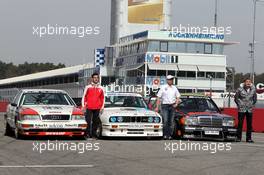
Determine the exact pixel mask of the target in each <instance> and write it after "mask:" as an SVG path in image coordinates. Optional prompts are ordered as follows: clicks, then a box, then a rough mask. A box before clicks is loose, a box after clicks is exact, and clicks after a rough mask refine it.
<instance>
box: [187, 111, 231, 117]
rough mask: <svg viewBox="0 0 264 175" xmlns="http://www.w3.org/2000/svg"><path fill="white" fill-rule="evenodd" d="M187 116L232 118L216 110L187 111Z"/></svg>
mask: <svg viewBox="0 0 264 175" xmlns="http://www.w3.org/2000/svg"><path fill="white" fill-rule="evenodd" d="M188 116H190V117H201V116H203V117H206V116H208V117H221V118H234V117H232V116H230V115H226V114H220V113H216V112H189V113H188Z"/></svg>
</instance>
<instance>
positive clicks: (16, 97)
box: [12, 92, 21, 104]
mask: <svg viewBox="0 0 264 175" xmlns="http://www.w3.org/2000/svg"><path fill="white" fill-rule="evenodd" d="M20 96H21V92H19V93H17V94H16V96H15V98H14V99H13V101H12V103H15V104H18V103H19V98H20Z"/></svg>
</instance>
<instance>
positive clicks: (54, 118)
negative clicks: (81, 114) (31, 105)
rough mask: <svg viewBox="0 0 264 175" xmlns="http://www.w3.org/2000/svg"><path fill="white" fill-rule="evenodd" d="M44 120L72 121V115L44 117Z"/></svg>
mask: <svg viewBox="0 0 264 175" xmlns="http://www.w3.org/2000/svg"><path fill="white" fill-rule="evenodd" d="M42 120H70V115H42Z"/></svg>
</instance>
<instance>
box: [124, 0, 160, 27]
mask: <svg viewBox="0 0 264 175" xmlns="http://www.w3.org/2000/svg"><path fill="white" fill-rule="evenodd" d="M163 16H164V15H163V0H128V23H138V24H161V23H162V22H163Z"/></svg>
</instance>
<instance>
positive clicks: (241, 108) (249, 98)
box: [235, 78, 257, 143]
mask: <svg viewBox="0 0 264 175" xmlns="http://www.w3.org/2000/svg"><path fill="white" fill-rule="evenodd" d="M256 102H257V94H256V88H255V86H254V85H253V84H252V82H251V80H250V79H249V78H247V79H245V80H244V83H243V84H241V87H239V88H238V89H237V91H236V95H235V103H236V104H237V107H238V127H237V141H238V142H240V141H241V138H242V128H243V122H244V117H245V116H246V119H247V138H246V141H247V142H249V143H253V140H252V137H251V133H252V117H253V114H252V113H253V107H254V105H255V104H256Z"/></svg>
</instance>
